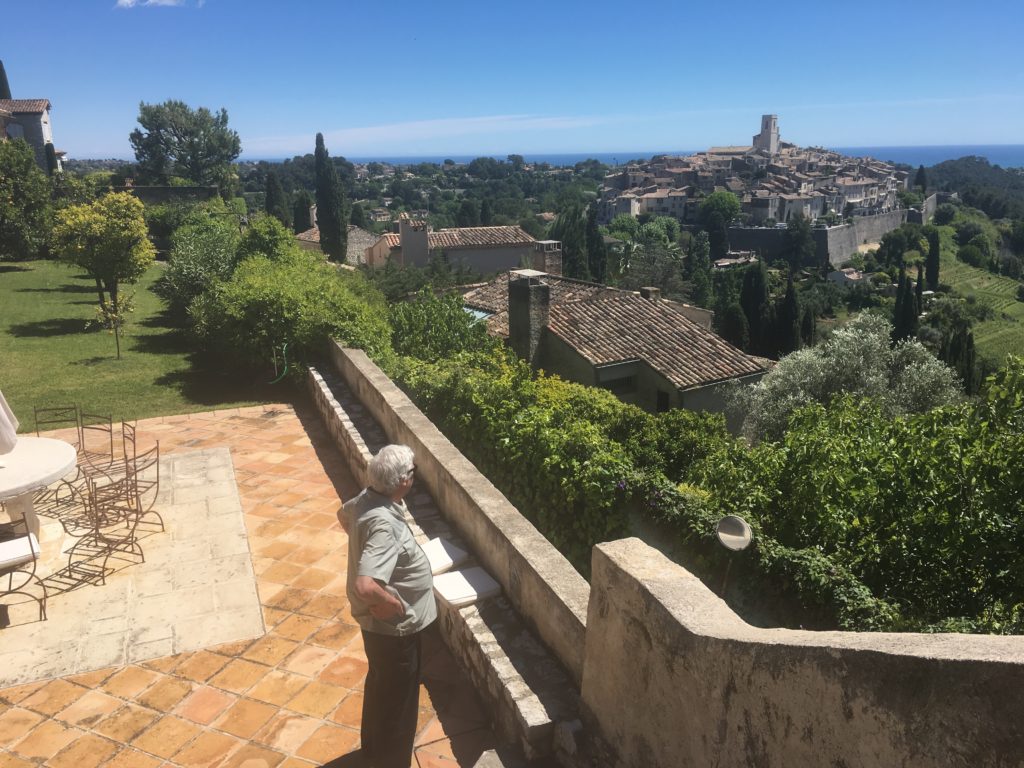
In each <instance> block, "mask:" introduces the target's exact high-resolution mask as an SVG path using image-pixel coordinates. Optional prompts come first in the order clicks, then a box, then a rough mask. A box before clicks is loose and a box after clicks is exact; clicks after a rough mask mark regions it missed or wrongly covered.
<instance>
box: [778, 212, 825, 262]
mask: <svg viewBox="0 0 1024 768" xmlns="http://www.w3.org/2000/svg"><path fill="white" fill-rule="evenodd" d="M783 248H784V251H783V252H784V253H785V257H786V261H787V262H788V263H789V272H790V274H792V273H794V272H796V271H797V270H799V269H800V267H802V266H805V265H811V264H813V263H814V261H815V259H814V257H815V254H816V253H817V248H816V247H815V245H814V237H813V235H812V234H811V222H810V221H809V220H808V219H807V218H806V217H804V216H803V215H802V214H799V213H798V214H797V215H796V216H794V217H793V218H791V219H790V220H789V224H787V225H786V238H785V245H784V246H783Z"/></svg>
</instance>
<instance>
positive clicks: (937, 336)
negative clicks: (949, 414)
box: [917, 296, 980, 394]
mask: <svg viewBox="0 0 1024 768" xmlns="http://www.w3.org/2000/svg"><path fill="white" fill-rule="evenodd" d="M976 307H977V305H976V304H969V303H968V302H966V301H964V300H963V299H957V298H950V297H946V296H939V297H936V298H935V299H933V300H932V303H931V306H930V307H929V309H928V314H927V315H925V317H924V320H923V321H922V324H921V327H920V328H919V329H918V332H917V337H918V339H919V340H920V341H921V342H922V343H923V344H924V345H925V346H927V347H928V348H929V349H930V350H931V351H932V352H933V353H934V354H935V355H936V356H937V357H938V358H939V359H940V360H942V362H944V363H946V365H948V366H949V367H951V368H952V369H953V370H954V371H956V372H957V375H958V376H959V377H960V379H961V381H962V382H963V385H964V391H965V392H967V393H968V394H974V393H975V392H976V391H977V385H978V382H979V380H980V374H979V370H978V364H977V363H978V361H977V359H976V356H975V352H974V333H973V331H972V326H973V324H974V321H975V319H978V315H977V313H976V309H975V308H976Z"/></svg>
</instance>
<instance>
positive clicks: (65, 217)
mask: <svg viewBox="0 0 1024 768" xmlns="http://www.w3.org/2000/svg"><path fill="white" fill-rule="evenodd" d="M53 250H54V252H55V253H57V254H58V256H59V257H60V258H61V259H62V260H64V261H66V262H68V263H69V264H74V265H76V266H78V267H81V268H82V269H84V270H85V271H86V273H88V275H89V276H90V277H91V278H92V279H93V280H94V281H95V282H96V292H97V295H98V298H99V304H100V307H99V312H100V317H101V320H102V322H103V324H104V325H105V326H106V327H107V328H109V329H110V330H111V331H113V333H114V342H115V344H116V346H117V357H118V359H120V358H121V336H120V334H121V327H122V326H123V325H124V316H125V314H126V313H127V312H129V311H131V306H130V301H125V300H124V298H123V297H122V295H121V283H134V282H136V281H137V280H138V279H139V278H140V277H141V276H142V275H143V273H144V272H145V271H146V269H147V268H148V267H149V266H150V265H151V264H152V263H153V260H154V259H155V257H156V249H155V248H154V247H153V244H152V243H151V242H150V241H149V237H148V231H147V229H146V219H145V217H144V216H143V205H142V203H141V202H140V201H139V200H138V198H136V197H134V196H133V195H130V194H128V193H127V192H111V193H110V194H107V195H104V196H103V197H101V198H100V199H99V200H96V201H95V202H93V203H88V204H86V205H73V206H71V207H69V208H65V209H64V210H62V211H59V212H58V213H57V223H56V225H55V226H54V228H53Z"/></svg>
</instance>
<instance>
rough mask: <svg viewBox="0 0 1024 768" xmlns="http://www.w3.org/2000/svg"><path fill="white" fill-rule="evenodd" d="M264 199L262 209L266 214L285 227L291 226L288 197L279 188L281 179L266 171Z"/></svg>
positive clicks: (280, 187) (282, 188) (281, 188)
mask: <svg viewBox="0 0 1024 768" xmlns="http://www.w3.org/2000/svg"><path fill="white" fill-rule="evenodd" d="M265 189H266V198H265V199H264V203H263V207H264V209H265V210H266V212H267V213H268V214H269V215H270V216H273V217H274V218H275V219H277V220H278V221H280V222H281V223H282V224H284V225H285V226H286V227H289V228H290V227H291V225H292V211H291V206H290V205H289V204H288V195H287V194H285V191H284V187H282V186H281V179H279V178H278V176H277V174H276V173H274V172H273V171H267V181H266V186H265Z"/></svg>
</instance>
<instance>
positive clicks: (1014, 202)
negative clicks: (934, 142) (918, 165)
mask: <svg viewBox="0 0 1024 768" xmlns="http://www.w3.org/2000/svg"><path fill="white" fill-rule="evenodd" d="M926 173H927V176H928V186H929V187H934V188H935V189H940V190H947V191H950V192H959V193H960V197H961V198H962V199H963V201H964V202H965V203H967V204H968V205H970V206H972V207H974V208H978V209H980V210H982V211H984V212H985V213H987V214H988V215H989V216H990V217H991V218H993V219H1005V218H1024V170H1022V169H1020V168H1015V169H1006V168H1000V167H999V166H998V165H992V164H991V163H989V161H988V160H986V159H985V158H983V157H961V158H960V159H959V160H947V161H946V162H944V163H939V164H938V165H933V166H932V167H931V168H929V169H928V170H927V171H926Z"/></svg>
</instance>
